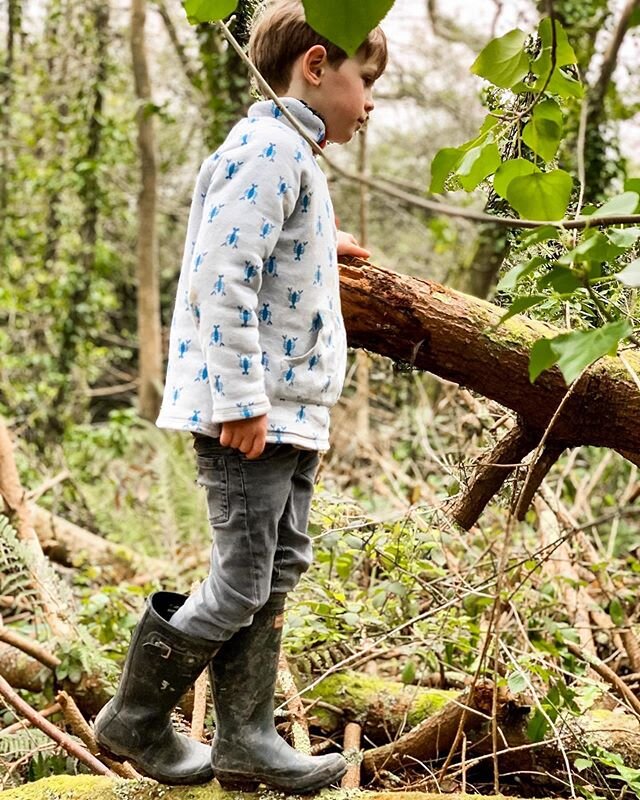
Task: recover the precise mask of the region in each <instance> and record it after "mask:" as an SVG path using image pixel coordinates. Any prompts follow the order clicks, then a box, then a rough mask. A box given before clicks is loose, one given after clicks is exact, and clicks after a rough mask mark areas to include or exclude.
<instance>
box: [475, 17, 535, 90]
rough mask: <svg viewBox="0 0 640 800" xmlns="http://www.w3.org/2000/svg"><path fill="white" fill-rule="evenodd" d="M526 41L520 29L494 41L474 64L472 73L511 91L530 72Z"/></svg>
mask: <svg viewBox="0 0 640 800" xmlns="http://www.w3.org/2000/svg"><path fill="white" fill-rule="evenodd" d="M526 40H527V36H526V34H525V33H523V31H521V30H519V29H518V28H516V29H515V30H512V31H509V33H505V35H504V36H501V37H500V38H499V39H493V40H492V41H490V42H489V44H488V45H487V46H486V47H485V48H484V49H483V50H482V51H481V52H480V55H479V56H478V57H477V58H476V60H475V61H474V62H473V64H472V65H471V72H473V73H474V75H479V76H480V77H481V78H485V79H486V80H488V81H490V82H491V83H493V84H494V85H495V86H500V87H501V88H503V89H510V88H511V86H512V85H513V84H514V83H518V82H519V81H521V80H522V79H523V78H524V77H525V76H526V75H527V73H528V72H529V57H528V55H527V54H526V53H525V51H524V44H525V42H526Z"/></svg>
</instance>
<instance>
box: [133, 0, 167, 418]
mask: <svg viewBox="0 0 640 800" xmlns="http://www.w3.org/2000/svg"><path fill="white" fill-rule="evenodd" d="M145 6H146V0H132V4H131V56H132V61H133V75H134V80H135V88H136V96H137V98H138V103H139V107H138V147H139V150H140V163H141V176H142V184H141V187H140V193H139V195H138V243H137V250H136V257H137V268H136V273H137V279H138V341H139V345H140V351H139V352H140V363H139V371H140V388H139V394H138V404H139V411H140V415H141V416H142V417H144V418H145V419H148V420H151V421H155V419H156V417H157V416H158V411H159V410H160V400H161V387H162V338H161V323H160V290H159V280H158V257H157V236H156V183H157V169H156V147H155V138H154V130H153V111H152V108H151V87H150V81H149V70H148V67H147V56H146V49H145V39H144V27H145V16H146V7H145Z"/></svg>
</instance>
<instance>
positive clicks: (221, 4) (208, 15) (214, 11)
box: [183, 0, 238, 25]
mask: <svg viewBox="0 0 640 800" xmlns="http://www.w3.org/2000/svg"><path fill="white" fill-rule="evenodd" d="M183 5H184V10H185V11H186V13H187V19H188V20H189V22H190V23H191V24H192V25H197V24H198V23H199V22H213V21H214V20H218V19H224V18H225V17H228V16H229V14H231V13H233V12H234V11H235V10H236V6H237V5H238V0H183Z"/></svg>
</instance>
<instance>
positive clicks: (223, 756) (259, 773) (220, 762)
mask: <svg viewBox="0 0 640 800" xmlns="http://www.w3.org/2000/svg"><path fill="white" fill-rule="evenodd" d="M284 600H285V595H284V594H274V595H272V596H271V598H270V599H269V600H268V601H267V603H266V605H265V606H264V607H263V608H262V609H261V610H260V611H258V613H257V614H256V615H255V617H254V618H253V622H252V623H251V625H250V626H249V627H247V628H242V629H241V630H240V631H238V633H236V634H234V635H233V636H232V637H231V639H229V641H228V642H225V644H224V645H223V646H222V648H221V649H220V651H219V653H218V654H217V655H216V657H215V658H214V659H213V661H212V662H211V665H210V667H209V670H210V672H209V674H210V677H211V686H212V689H213V699H214V703H215V712H216V733H215V738H214V741H213V747H212V750H211V759H212V764H213V771H214V773H215V776H216V778H217V779H218V780H219V781H220V783H221V784H222V786H224V787H230V788H231V787H235V788H244V789H247V790H249V789H251V788H255V787H256V786H257V785H258V784H260V783H264V784H266V785H267V786H269V787H272V788H274V789H283V790H285V791H294V792H312V791H315V790H316V789H321V788H322V787H323V786H328V785H329V784H332V783H336V781H338V780H340V778H341V777H342V775H344V773H345V771H346V769H347V764H346V762H345V760H344V758H343V757H342V756H341V755H339V754H337V753H333V754H330V755H323V756H308V755H304V754H303V753H300V752H298V751H297V750H294V749H293V747H290V746H289V745H288V744H287V743H286V742H285V741H284V739H283V738H282V737H281V736H280V735H279V734H278V733H277V731H276V728H275V724H274V719H273V707H274V702H273V697H274V692H275V686H276V678H277V674H278V656H279V653H280V639H281V637H282V613H283V610H284Z"/></svg>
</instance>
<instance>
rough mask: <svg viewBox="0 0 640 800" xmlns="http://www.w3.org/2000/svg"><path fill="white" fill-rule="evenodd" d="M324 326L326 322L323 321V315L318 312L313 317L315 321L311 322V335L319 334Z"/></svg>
mask: <svg viewBox="0 0 640 800" xmlns="http://www.w3.org/2000/svg"><path fill="white" fill-rule="evenodd" d="M323 325H324V322H323V321H322V314H321V313H320V312H319V311H316V313H315V314H314V315H313V319H312V320H311V327H310V328H309V330H310V331H311V333H317V332H318V331H319V330H320V328H322V326H323Z"/></svg>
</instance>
